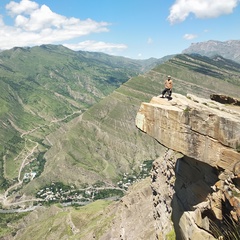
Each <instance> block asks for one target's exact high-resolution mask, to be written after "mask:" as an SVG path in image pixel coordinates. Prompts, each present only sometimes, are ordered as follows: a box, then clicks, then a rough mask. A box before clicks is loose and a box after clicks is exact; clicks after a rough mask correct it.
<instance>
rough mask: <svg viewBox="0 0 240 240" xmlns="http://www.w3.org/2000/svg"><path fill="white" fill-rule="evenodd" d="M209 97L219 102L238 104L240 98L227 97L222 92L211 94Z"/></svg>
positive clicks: (239, 103)
mask: <svg viewBox="0 0 240 240" xmlns="http://www.w3.org/2000/svg"><path fill="white" fill-rule="evenodd" d="M210 98H211V99H212V100H214V101H216V102H220V103H223V104H232V105H237V106H240V100H238V99H237V98H233V97H229V96H226V95H223V94H211V95H210Z"/></svg>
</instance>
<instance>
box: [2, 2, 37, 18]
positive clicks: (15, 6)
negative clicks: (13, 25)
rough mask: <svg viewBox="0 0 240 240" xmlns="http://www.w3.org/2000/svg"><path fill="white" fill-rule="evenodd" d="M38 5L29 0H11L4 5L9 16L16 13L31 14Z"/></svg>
mask: <svg viewBox="0 0 240 240" xmlns="http://www.w3.org/2000/svg"><path fill="white" fill-rule="evenodd" d="M38 7H39V5H38V4H37V3H36V2H32V1H29V0H22V1H21V2H20V3H17V2H14V1H11V2H10V3H9V4H7V5H6V9H7V10H8V12H9V14H10V15H11V16H14V15H18V14H31V13H32V12H33V11H34V10H36V9H38Z"/></svg>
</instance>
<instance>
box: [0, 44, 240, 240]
mask: <svg viewBox="0 0 240 240" xmlns="http://www.w3.org/2000/svg"><path fill="white" fill-rule="evenodd" d="M0 72H1V77H0V84H1V88H0V89H1V99H0V101H1V106H2V107H1V110H0V124H1V132H0V141H1V149H0V150H1V165H0V166H1V197H0V199H1V203H2V206H3V207H5V208H16V207H18V208H19V207H20V208H21V209H24V208H27V209H28V208H31V207H32V206H33V205H39V204H43V205H46V204H50V205H51V204H54V203H57V202H60V203H63V202H64V201H67V202H69V201H71V199H70V197H71V198H73V195H68V197H66V195H67V193H69V192H70V190H71V191H72V192H74V194H76V195H77V197H78V199H77V198H76V199H77V200H76V199H75V200H76V201H81V202H82V201H87V202H92V201H93V200H96V199H98V198H108V199H109V198H112V197H114V199H116V198H117V199H118V198H120V197H121V196H122V195H123V194H125V192H126V190H127V189H128V187H129V186H130V185H132V184H133V183H135V182H141V179H144V178H146V177H147V176H148V174H149V169H150V168H151V163H152V162H153V160H155V159H156V158H157V157H158V156H161V155H162V154H163V152H164V150H165V148H164V147H163V146H160V145H159V144H158V142H157V141H156V140H154V139H152V138H151V137H150V136H147V135H145V134H144V133H143V132H141V131H139V130H138V129H137V128H136V126H135V122H134V120H135V116H136V113H137V111H138V109H139V107H140V104H141V102H142V101H149V100H150V99H151V98H152V96H158V95H160V93H161V91H162V90H163V87H164V85H163V83H164V80H165V79H166V76H167V75H171V76H172V79H173V83H174V92H177V93H181V94H186V93H192V94H195V95H198V96H202V97H207V98H209V96H210V95H211V94H213V93H222V94H226V95H231V96H233V97H239V90H240V64H239V63H237V62H236V61H233V60H230V59H228V58H225V57H223V56H221V55H220V54H217V55H216V54H213V55H212V56H209V57H207V56H202V55H200V54H199V53H197V52H194V51H192V52H191V54H179V55H174V56H166V57H165V58H163V59H149V60H132V59H127V58H122V57H114V56H109V55H106V54H102V53H90V52H81V51H80V52H74V51H71V50H69V49H67V48H65V47H63V46H54V45H42V46H40V47H33V48H14V49H11V50H8V51H3V52H1V53H0ZM149 166H150V168H149ZM49 192H50V193H49ZM87 194H89V195H87ZM96 196H97V197H96ZM61 199H62V200H61ZM63 199H64V200H63ZM75 200H74V201H75ZM107 205H108V203H107ZM53 206H54V205H52V206H51V207H50V209H51V211H55V210H56V209H57V210H56V212H58V213H59V212H61V210H59V208H58V207H56V208H55V207H53ZM90 206H91V205H90ZM105 207H106V205H105V204H103V205H102V203H101V207H100V210H98V211H100V212H101V210H102V209H103V208H105ZM44 209H45V207H44V208H43V210H40V211H43V212H44V214H46V212H45V211H48V210H47V209H48V207H46V209H45V210H44ZM54 209H55V210H54ZM71 209H72V208H71ZM74 211H75V210H74ZM89 211H90V210H89ZM39 214H40V213H39ZM44 214H43V215H41V216H42V219H44ZM112 214H113V213H112ZM23 215H24V214H23ZM53 215H54V214H53ZM73 215H74V216H76V218H77V211H76V212H74V213H73ZM100 215H101V214H100ZM39 216H40V215H39ZM51 216H52V215H51ZM60 216H61V213H59V217H57V221H61V220H60ZM108 217H110V216H108ZM23 219H25V220H26V219H28V220H26V222H25V223H24V224H25V227H26V229H27V228H28V229H31V223H30V222H31V221H32V220H31V219H34V214H30V215H29V216H27V217H26V218H25V216H23ZM103 221H104V220H103ZM86 224H87V223H86ZM20 225H21V224H20ZM58 226H59V227H60V226H61V227H62V225H61V224H60V225H58ZM94 226H95V225H94ZM104 226H105V225H104ZM106 226H107V223H106ZM106 226H105V227H106ZM95 227H96V226H95ZM38 229H39V230H40V229H44V227H43V225H41V224H39V227H38ZM17 230H19V225H18V224H16V225H14V226H13V228H10V229H9V230H8V231H10V232H11V231H13V232H14V231H15V233H16V231H17ZM31 231H32V232H33V229H32V230H29V231H28V233H29V232H31ZM57 231H58V227H57V228H56V232H57ZM64 231H65V230H64ZM66 231H67V230H66ZM20 232H21V231H20ZM20 232H19V234H20ZM8 233H9V232H8ZM24 234H25V233H24ZM44 234H45V233H44ZM44 234H43V235H41V234H40V237H39V239H41V238H42V237H43V236H44ZM64 234H65V233H64ZM64 234H63V236H65V237H66V236H67V235H66V234H67V233H66V234H65V235H64ZM0 236H1V235H0ZM19 236H20V235H18V237H19ZM24 236H25V235H24ZM19 239H20V238H19ZM22 239H24V237H23V238H22ZM62 239H64V238H62ZM76 239H77V238H76Z"/></svg>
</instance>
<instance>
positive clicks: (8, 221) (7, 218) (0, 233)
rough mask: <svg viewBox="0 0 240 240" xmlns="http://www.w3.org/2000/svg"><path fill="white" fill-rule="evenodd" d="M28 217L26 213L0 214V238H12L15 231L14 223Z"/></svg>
mask: <svg viewBox="0 0 240 240" xmlns="http://www.w3.org/2000/svg"><path fill="white" fill-rule="evenodd" d="M26 215H28V213H0V238H2V237H4V236H6V235H10V236H14V235H15V231H16V229H15V228H14V223H16V222H17V221H19V220H20V219H22V218H23V217H25V216H26Z"/></svg>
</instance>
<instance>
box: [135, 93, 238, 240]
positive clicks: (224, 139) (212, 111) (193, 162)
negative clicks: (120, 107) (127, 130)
mask: <svg viewBox="0 0 240 240" xmlns="http://www.w3.org/2000/svg"><path fill="white" fill-rule="evenodd" d="M136 126H137V127H138V128H139V129H141V130H142V131H144V132H146V133H147V134H149V135H150V136H152V137H154V138H155V139H156V140H158V141H159V142H160V143H161V144H162V145H164V146H165V147H167V148H168V149H171V150H174V151H172V153H169V152H167V153H166V156H165V157H164V158H159V159H157V160H156V161H155V163H154V165H153V171H152V188H153V195H154V206H155V210H156V213H155V219H157V220H158V222H159V224H158V229H157V231H158V232H159V236H160V235H161V234H162V237H163V238H164V236H166V234H167V233H168V232H169V231H170V230H171V229H170V228H169V226H171V219H172V221H173V225H174V227H175V231H176V234H177V238H178V239H212V238H215V237H217V235H218V234H219V233H217V230H216V229H217V228H224V223H225V221H226V217H227V218H228V217H229V218H230V219H233V220H234V221H235V222H236V223H238V220H239V218H240V207H239V206H240V198H239V196H240V191H239V189H240V184H239V183H240V153H239V151H240V149H239V148H240V108H239V107H237V106H234V107H233V106H225V105H223V104H220V103H218V102H215V101H212V100H207V99H202V98H198V97H196V96H193V95H187V97H185V96H182V95H179V94H174V95H173V98H172V99H171V100H170V101H169V99H165V98H164V99H162V98H159V97H153V98H152V100H151V102H150V103H142V105H141V107H140V109H139V112H138V114H137V117H136ZM176 152H178V153H181V154H182V156H178V155H176ZM176 156H178V157H176ZM163 209H165V210H164V211H163ZM166 209H168V210H167V211H166ZM163 212H164V214H165V216H166V212H167V216H168V221H169V222H168V223H167V220H166V217H164V219H163V217H162V216H163V214H162V213H163ZM228 228H229V227H228ZM233 231H234V230H233ZM225 232H227V230H226V231H225ZM223 235H224V234H223Z"/></svg>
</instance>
